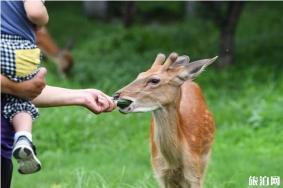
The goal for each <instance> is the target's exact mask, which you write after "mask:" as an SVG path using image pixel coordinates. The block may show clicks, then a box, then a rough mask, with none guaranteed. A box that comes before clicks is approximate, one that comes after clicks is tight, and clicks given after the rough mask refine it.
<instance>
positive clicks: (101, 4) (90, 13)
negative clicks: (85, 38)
mask: <svg viewBox="0 0 283 188" xmlns="http://www.w3.org/2000/svg"><path fill="white" fill-rule="evenodd" d="M83 9H84V14H85V15H86V16H87V17H90V18H92V17H99V18H103V19H107V16H108V2H107V1H83Z"/></svg>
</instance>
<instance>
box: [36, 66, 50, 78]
mask: <svg viewBox="0 0 283 188" xmlns="http://www.w3.org/2000/svg"><path fill="white" fill-rule="evenodd" d="M46 74H47V69H46V68H44V67H41V68H39V71H38V73H37V74H36V75H35V76H34V77H35V78H39V79H44V78H45V76H46Z"/></svg>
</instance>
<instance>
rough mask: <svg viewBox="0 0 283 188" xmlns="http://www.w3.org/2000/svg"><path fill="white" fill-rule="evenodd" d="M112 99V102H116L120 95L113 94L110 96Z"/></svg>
mask: <svg viewBox="0 0 283 188" xmlns="http://www.w3.org/2000/svg"><path fill="white" fill-rule="evenodd" d="M112 97H113V99H114V100H118V99H119V97H120V93H114V94H113V95H112Z"/></svg>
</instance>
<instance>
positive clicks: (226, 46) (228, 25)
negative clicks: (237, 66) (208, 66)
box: [203, 1, 244, 68]
mask: <svg viewBox="0 0 283 188" xmlns="http://www.w3.org/2000/svg"><path fill="white" fill-rule="evenodd" d="M203 4H204V5H206V8H207V9H208V11H207V13H208V14H209V17H210V18H212V19H213V21H214V22H215V23H216V25H217V26H218V27H219V30H220V45H219V56H220V58H219V62H220V63H219V64H218V65H219V66H220V67H222V68H223V67H226V66H228V65H231V64H233V63H234V43H235V39H234V38H235V31H236V27H237V23H238V21H239V17H240V14H241V12H242V9H243V5H244V2H243V1H232V2H226V3H225V4H224V3H223V2H213V1H209V2H203Z"/></svg>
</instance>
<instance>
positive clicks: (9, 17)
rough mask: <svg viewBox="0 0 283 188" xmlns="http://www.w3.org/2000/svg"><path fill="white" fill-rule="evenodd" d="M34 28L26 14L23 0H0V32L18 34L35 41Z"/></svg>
mask: <svg viewBox="0 0 283 188" xmlns="http://www.w3.org/2000/svg"><path fill="white" fill-rule="evenodd" d="M34 29H35V25H34V24H32V23H31V22H30V21H29V20H28V18H27V16H26V11H25V9H24V2H23V1H2V0H1V33H4V34H9V35H18V36H21V37H23V38H24V39H27V40H30V41H31V42H32V43H35V31H34Z"/></svg>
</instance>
